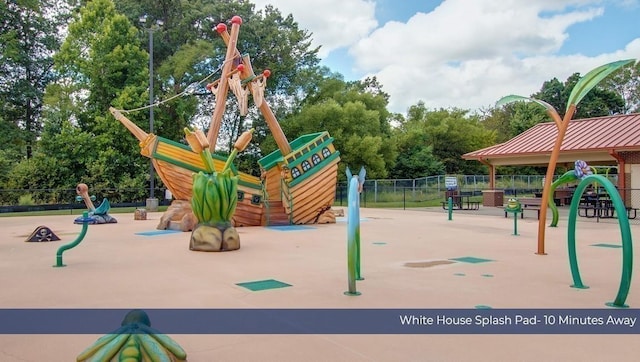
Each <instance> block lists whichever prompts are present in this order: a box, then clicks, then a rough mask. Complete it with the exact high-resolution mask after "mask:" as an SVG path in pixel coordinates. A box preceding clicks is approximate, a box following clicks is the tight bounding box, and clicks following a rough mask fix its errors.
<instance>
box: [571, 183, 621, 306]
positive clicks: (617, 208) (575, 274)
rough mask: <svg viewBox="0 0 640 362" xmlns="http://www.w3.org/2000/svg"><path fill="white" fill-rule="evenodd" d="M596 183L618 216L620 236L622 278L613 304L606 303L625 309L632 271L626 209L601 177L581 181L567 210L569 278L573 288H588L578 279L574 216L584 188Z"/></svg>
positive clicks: (614, 191)
mask: <svg viewBox="0 0 640 362" xmlns="http://www.w3.org/2000/svg"><path fill="white" fill-rule="evenodd" d="M594 181H595V182H598V183H599V184H600V185H602V186H603V187H604V189H605V190H606V191H607V193H608V194H609V196H610V197H611V201H612V203H613V207H614V208H615V212H616V214H617V215H618V224H619V225H620V234H621V235H622V277H621V279H620V287H619V288H618V294H617V295H616V299H615V300H614V301H613V302H609V303H606V304H607V305H608V306H610V307H618V308H627V307H628V306H627V305H626V304H624V302H625V300H626V299H627V295H628V294H629V287H630V285H631V272H632V269H633V244H632V242H631V228H630V227H629V218H628V217H627V209H626V208H625V206H624V203H623V202H622V198H620V194H619V193H618V190H616V188H615V186H614V185H613V184H612V183H611V181H609V180H608V179H606V178H605V177H603V176H601V175H589V176H586V177H585V178H583V179H582V181H581V182H580V184H578V187H576V191H575V193H574V194H573V199H572V200H571V208H570V209H569V222H568V226H569V228H568V242H567V245H568V248H569V264H570V267H571V276H572V277H573V285H572V286H571V287H573V288H588V287H586V286H585V285H584V284H582V279H581V278H580V270H579V269H578V260H577V257H576V233H575V232H576V216H577V213H578V205H579V204H580V199H581V198H582V194H583V193H584V190H585V188H586V187H587V186H588V185H589V184H590V183H593V182H594Z"/></svg>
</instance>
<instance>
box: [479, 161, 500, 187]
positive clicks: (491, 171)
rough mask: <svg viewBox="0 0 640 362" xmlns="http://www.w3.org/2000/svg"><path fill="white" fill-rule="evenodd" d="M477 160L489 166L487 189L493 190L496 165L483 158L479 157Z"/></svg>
mask: <svg viewBox="0 0 640 362" xmlns="http://www.w3.org/2000/svg"><path fill="white" fill-rule="evenodd" d="M478 161H480V163H481V164H483V165H485V166H487V167H489V190H495V189H496V166H494V165H492V164H491V163H489V161H487V160H483V159H482V158H479V159H478Z"/></svg>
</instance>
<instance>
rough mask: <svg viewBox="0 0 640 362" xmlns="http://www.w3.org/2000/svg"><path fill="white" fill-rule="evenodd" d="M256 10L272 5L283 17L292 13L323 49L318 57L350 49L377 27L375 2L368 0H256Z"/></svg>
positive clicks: (315, 43)
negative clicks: (344, 48) (347, 47)
mask: <svg viewBox="0 0 640 362" xmlns="http://www.w3.org/2000/svg"><path fill="white" fill-rule="evenodd" d="M251 2H252V3H254V4H255V5H256V10H260V9H263V8H264V7H265V5H267V4H271V5H273V6H274V7H275V8H277V9H278V10H280V12H281V13H282V15H283V16H287V15H288V14H293V18H294V20H295V21H296V22H297V23H298V25H299V27H300V28H301V29H307V30H309V31H311V32H312V33H313V34H312V44H313V46H321V48H320V54H319V56H320V57H321V58H324V57H326V56H327V55H328V54H329V53H330V52H331V51H332V50H335V49H337V48H341V47H346V46H350V45H352V44H353V43H355V42H356V41H358V40H359V39H361V38H363V37H365V36H367V34H368V33H369V32H370V31H371V30H373V29H375V28H376V27H377V26H378V22H377V21H376V19H375V2H374V1H366V0H313V1H301V0H253V1H251Z"/></svg>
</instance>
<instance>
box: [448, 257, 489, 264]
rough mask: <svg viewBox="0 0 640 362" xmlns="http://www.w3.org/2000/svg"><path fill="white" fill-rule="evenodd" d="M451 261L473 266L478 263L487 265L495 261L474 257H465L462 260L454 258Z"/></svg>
mask: <svg viewBox="0 0 640 362" xmlns="http://www.w3.org/2000/svg"><path fill="white" fill-rule="evenodd" d="M449 260H454V261H460V262H463V263H472V264H477V263H486V262H488V261H493V260H491V259H482V258H476V257H473V256H463V257H461V258H452V259H449Z"/></svg>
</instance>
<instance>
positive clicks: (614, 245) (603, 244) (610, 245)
mask: <svg viewBox="0 0 640 362" xmlns="http://www.w3.org/2000/svg"><path fill="white" fill-rule="evenodd" d="M591 246H599V247H601V248H621V247H622V245H617V244H606V243H601V244H592V245H591Z"/></svg>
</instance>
